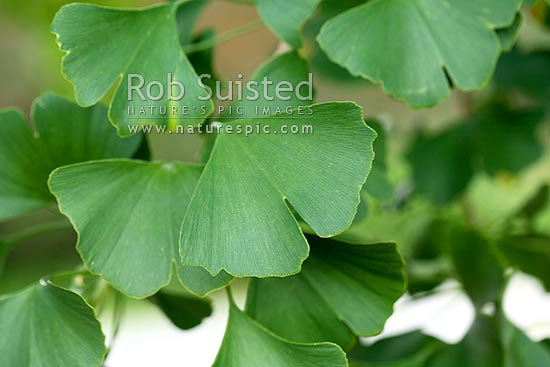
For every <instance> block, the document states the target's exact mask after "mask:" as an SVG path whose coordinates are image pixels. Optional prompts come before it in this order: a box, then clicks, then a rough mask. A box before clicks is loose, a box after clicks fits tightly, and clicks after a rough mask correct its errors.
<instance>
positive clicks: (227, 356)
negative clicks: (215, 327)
mask: <svg viewBox="0 0 550 367" xmlns="http://www.w3.org/2000/svg"><path fill="white" fill-rule="evenodd" d="M347 365H348V364H347V361H346V355H345V354H344V352H343V351H342V349H340V347H338V346H337V345H336V344H332V343H317V344H302V343H294V342H290V341H287V340H285V339H282V338H281V337H279V336H277V335H275V334H273V333H272V332H271V331H269V330H267V329H266V328H265V327H263V326H262V325H260V324H259V323H258V322H256V321H254V320H253V319H251V318H250V317H249V316H247V315H245V314H244V313H243V312H242V311H241V310H239V309H238V308H237V306H235V304H234V303H233V302H231V304H230V309H229V321H228V324H227V329H226V331H225V336H224V338H223V343H222V346H221V348H220V351H219V352H218V356H217V358H216V361H215V362H214V364H213V365H212V367H258V366H277V367H296V366H300V367H346V366H347Z"/></svg>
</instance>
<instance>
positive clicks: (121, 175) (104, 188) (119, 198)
mask: <svg viewBox="0 0 550 367" xmlns="http://www.w3.org/2000/svg"><path fill="white" fill-rule="evenodd" d="M201 168H202V167H200V166H197V165H191V164H183V163H178V162H173V163H160V162H156V163H148V162H143V161H130V160H103V161H94V162H88V163H84V164H77V165H73V166H66V167H62V168H60V169H58V170H56V171H54V172H53V173H52V175H51V178H50V181H49V184H50V188H51V190H52V192H53V194H54V195H55V196H56V197H57V200H58V202H59V209H60V211H61V212H62V213H64V214H66V215H67V216H68V217H69V219H70V220H71V222H72V224H73V226H74V228H75V230H76V231H77V233H78V235H79V240H78V244H77V249H78V251H79V252H80V254H81V256H82V259H83V261H84V263H85V264H86V266H87V268H88V269H90V271H92V272H94V273H97V274H100V275H102V276H103V277H104V278H105V279H106V280H108V281H109V282H110V283H111V284H112V285H113V286H114V287H115V288H117V289H119V290H120V291H122V292H123V293H125V294H127V295H130V296H133V297H147V296H150V295H152V294H154V293H155V292H156V291H158V290H159V289H160V288H161V287H162V286H165V285H166V284H168V283H169V281H170V277H171V273H172V267H173V265H174V264H175V263H179V261H178V233H179V232H178V231H179V224H180V223H181V220H182V218H183V213H184V210H185V207H186V206H187V203H188V202H189V200H190V198H191V195H192V194H193V190H194V187H195V185H196V183H197V180H198V178H199V175H200V172H201ZM74 183H77V184H76V185H75V184H74ZM182 208H183V210H182ZM113 233H117V234H118V235H117V236H113V235H112V234H113ZM128 254H132V256H128ZM202 271H204V270H202ZM183 274H184V273H183ZM220 277H221V278H223V277H224V275H220ZM225 279H226V278H225ZM205 280H207V279H205ZM207 281H209V280H207ZM183 282H184V284H185V280H183ZM199 286H201V285H199ZM199 292H200V293H202V292H203V290H202V289H201V290H200V291H199Z"/></svg>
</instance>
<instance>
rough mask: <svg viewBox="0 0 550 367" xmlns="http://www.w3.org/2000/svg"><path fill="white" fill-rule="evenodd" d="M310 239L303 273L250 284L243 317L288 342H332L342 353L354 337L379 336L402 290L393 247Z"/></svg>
mask: <svg viewBox="0 0 550 367" xmlns="http://www.w3.org/2000/svg"><path fill="white" fill-rule="evenodd" d="M308 240H309V243H310V244H311V255H310V257H309V258H308V259H307V261H306V262H305V263H304V266H303V268H302V272H301V273H299V274H298V275H295V276H291V277H287V278H281V279H274V278H273V279H260V280H253V281H252V283H251V285H250V289H249V294H248V297H247V305H246V311H247V313H248V314H249V315H250V316H252V318H254V319H255V320H257V321H258V322H260V323H261V324H263V325H265V326H266V327H267V328H268V329H270V330H272V331H273V332H275V333H276V334H277V335H280V336H282V337H284V338H286V339H289V340H294V341H299V342H308V343H311V342H322V341H330V342H334V343H337V344H339V345H340V346H342V347H343V348H344V349H349V348H350V346H351V345H352V344H353V342H354V340H355V338H354V334H355V335H359V336H370V335H375V334H378V333H379V332H381V331H382V329H383V327H384V323H385V322H386V319H387V318H388V317H389V316H390V315H391V314H392V312H393V304H394V302H395V301H396V300H397V299H398V298H399V297H400V296H401V295H402V294H403V292H404V290H405V279H404V276H403V267H404V264H403V260H402V258H401V255H400V254H399V253H398V252H397V249H396V247H395V245H394V244H373V245H352V244H346V243H342V242H337V241H333V240H329V239H319V238H313V237H308Z"/></svg>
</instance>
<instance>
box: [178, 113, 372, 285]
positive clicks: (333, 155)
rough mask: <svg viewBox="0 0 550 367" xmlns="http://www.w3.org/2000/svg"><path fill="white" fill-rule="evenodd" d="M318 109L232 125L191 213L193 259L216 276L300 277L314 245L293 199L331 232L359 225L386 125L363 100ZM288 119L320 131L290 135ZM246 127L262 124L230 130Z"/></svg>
mask: <svg viewBox="0 0 550 367" xmlns="http://www.w3.org/2000/svg"><path fill="white" fill-rule="evenodd" d="M310 108H311V114H309V115H299V114H298V113H297V111H296V110H294V114H281V115H275V116H271V117H263V118H262V117H260V118H258V119H257V121H253V122H250V120H235V121H231V122H228V123H226V124H225V125H223V128H222V129H221V131H220V135H219V136H218V138H217V139H216V142H215V144H214V148H213V150H212V153H211V155H210V159H209V160H208V163H207V164H206V166H205V168H204V170H203V173H202V175H201V178H200V180H199V183H198V184H197V187H196V190H195V193H194V194H193V197H192V199H191V202H190V204H189V207H188V209H187V213H186V215H185V218H184V220H183V225H182V230H181V239H180V240H181V255H182V258H183V263H184V264H186V265H197V266H203V267H205V268H206V269H207V270H209V271H210V272H211V273H212V274H217V273H218V272H219V271H221V270H225V271H227V272H228V273H229V274H231V275H234V276H258V277H268V276H285V275H290V274H294V273H296V272H298V271H299V269H300V264H301V263H302V261H303V260H304V259H305V258H306V257H307V255H308V245H307V242H306V240H305V238H304V236H303V234H302V232H301V230H300V228H299V225H298V222H297V221H296V219H295V217H294V216H293V214H292V212H291V209H290V207H289V205H292V207H293V208H294V209H295V210H296V212H297V213H298V214H299V215H300V217H301V218H303V219H304V220H305V221H306V222H307V223H308V224H309V225H310V226H311V227H312V228H313V230H314V231H315V233H317V234H318V235H320V236H322V237H330V236H333V235H336V234H338V233H340V232H343V231H344V230H345V229H347V228H348V227H349V226H350V225H351V223H352V221H353V217H354V216H355V213H356V210H357V206H358V204H359V193H360V190H361V187H362V185H363V184H364V182H365V180H366V177H367V175H368V173H369V171H370V168H371V165H372V160H373V150H372V142H373V140H374V138H375V136H376V133H375V132H374V131H373V130H372V129H370V128H369V127H368V126H367V125H365V123H364V122H363V117H362V111H361V108H360V107H359V106H357V105H355V104H354V103H349V102H343V103H337V102H335V103H325V104H318V105H313V106H310ZM283 125H284V126H295V127H297V128H298V129H299V130H300V131H302V132H303V131H304V130H303V129H304V127H308V126H309V127H308V128H312V129H313V133H298V134H290V133H289V134H283V133H282V131H283V130H281V126H283ZM239 126H240V127H241V128H242V129H243V131H245V130H246V129H247V128H248V127H253V128H258V127H259V129H260V130H259V133H258V132H257V133H252V134H250V135H246V134H244V133H243V134H238V133H236V130H235V131H233V133H229V132H228V131H229V130H228V128H229V129H231V130H232V129H237V128H238V127H239ZM268 129H269V130H270V132H271V133H265V132H266V131H267V130H268ZM287 201H288V203H287Z"/></svg>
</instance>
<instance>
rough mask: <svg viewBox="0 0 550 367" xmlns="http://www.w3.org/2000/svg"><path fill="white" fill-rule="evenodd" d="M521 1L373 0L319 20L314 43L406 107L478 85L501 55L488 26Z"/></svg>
mask: <svg viewBox="0 0 550 367" xmlns="http://www.w3.org/2000/svg"><path fill="white" fill-rule="evenodd" d="M520 4H521V1H520V0H504V1H503V0H482V1H480V0H453V1H440V0H375V1H369V2H368V3H366V4H364V5H361V6H358V7H356V8H353V9H351V10H349V11H347V12H345V13H343V14H341V15H339V16H337V17H335V18H333V19H331V20H329V21H328V22H326V23H325V25H324V26H323V28H322V29H321V33H320V34H319V37H318V41H319V43H320V45H321V47H322V48H323V49H324V50H325V52H326V53H327V55H328V56H329V57H330V58H331V59H332V60H333V61H335V62H336V63H338V64H340V65H342V66H344V67H346V68H347V69H348V70H349V71H350V72H351V73H352V74H353V75H358V76H362V77H364V78H367V79H369V80H371V81H373V82H376V83H381V84H382V86H383V88H384V90H386V91H387V92H388V93H390V94H391V95H393V96H395V97H396V98H398V99H401V100H405V101H406V102H408V103H409V104H410V105H411V106H413V107H430V106H433V105H435V104H437V103H438V102H440V101H441V100H443V99H445V98H446V97H447V96H448V95H449V93H450V85H449V80H448V78H447V75H448V76H449V78H450V80H451V81H452V83H453V85H455V86H457V87H458V88H459V89H461V90H464V91H470V90H474V89H480V88H482V87H484V86H485V85H486V84H487V83H488V81H489V79H490V78H491V75H492V73H493V71H494V68H495V65H496V62H497V59H498V56H499V54H500V52H501V45H500V42H499V38H498V36H497V34H496V32H495V28H502V27H506V26H508V25H510V24H512V22H513V20H514V16H515V14H516V11H517V9H518V8H519V5H520Z"/></svg>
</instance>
